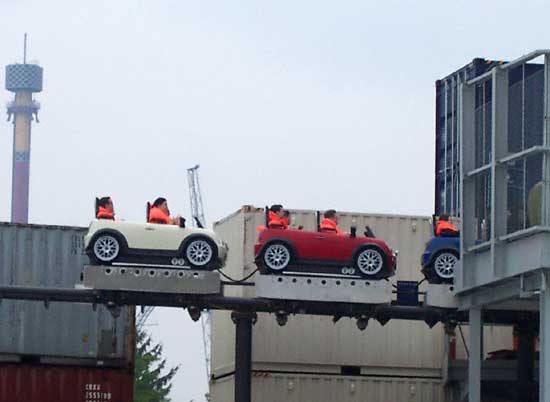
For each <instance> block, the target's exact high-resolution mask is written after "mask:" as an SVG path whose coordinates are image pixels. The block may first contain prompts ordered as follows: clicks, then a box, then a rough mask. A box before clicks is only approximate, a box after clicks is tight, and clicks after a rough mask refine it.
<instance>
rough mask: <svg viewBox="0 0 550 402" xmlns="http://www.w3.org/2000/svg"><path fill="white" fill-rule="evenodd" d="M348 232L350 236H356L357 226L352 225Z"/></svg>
mask: <svg viewBox="0 0 550 402" xmlns="http://www.w3.org/2000/svg"><path fill="white" fill-rule="evenodd" d="M349 233H350V236H351V237H357V227H355V226H352V227H351V230H350V232H349Z"/></svg>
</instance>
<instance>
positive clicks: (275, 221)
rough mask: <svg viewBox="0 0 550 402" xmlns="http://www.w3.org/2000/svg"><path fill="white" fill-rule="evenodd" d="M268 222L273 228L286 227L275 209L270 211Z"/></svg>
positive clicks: (268, 225) (269, 226)
mask: <svg viewBox="0 0 550 402" xmlns="http://www.w3.org/2000/svg"><path fill="white" fill-rule="evenodd" d="M267 220H268V224H267V227H268V228H271V229H284V228H285V225H284V223H283V222H282V220H281V218H279V215H277V214H276V213H275V212H273V211H269V213H268V215H267Z"/></svg>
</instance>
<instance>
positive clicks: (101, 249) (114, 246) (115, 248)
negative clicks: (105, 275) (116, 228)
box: [92, 234, 121, 264]
mask: <svg viewBox="0 0 550 402" xmlns="http://www.w3.org/2000/svg"><path fill="white" fill-rule="evenodd" d="M120 250H121V245H120V241H119V239H118V238H117V237H116V236H114V235H112V234H102V235H99V236H97V238H96V239H95V240H94V243H93V246H92V260H94V262H95V263H99V264H110V263H112V262H113V261H114V260H116V258H117V257H118V256H119V254H120Z"/></svg>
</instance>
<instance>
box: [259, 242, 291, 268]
mask: <svg viewBox="0 0 550 402" xmlns="http://www.w3.org/2000/svg"><path fill="white" fill-rule="evenodd" d="M264 262H265V265H267V266H268V267H269V268H270V269H273V270H275V271H280V270H283V269H285V268H286V267H287V265H288V263H289V262H290V251H289V250H288V248H287V247H285V246H284V245H282V244H272V245H270V246H269V247H267V249H266V250H265V253H264Z"/></svg>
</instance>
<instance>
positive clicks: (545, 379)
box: [539, 274, 550, 402]
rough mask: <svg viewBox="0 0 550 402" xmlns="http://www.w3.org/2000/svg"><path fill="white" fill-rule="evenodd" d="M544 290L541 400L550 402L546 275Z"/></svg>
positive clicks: (549, 292)
mask: <svg viewBox="0 0 550 402" xmlns="http://www.w3.org/2000/svg"><path fill="white" fill-rule="evenodd" d="M543 279H544V280H543V284H544V286H543V287H542V290H541V292H540V318H539V319H540V331H539V337H540V340H539V342H540V357H539V387H540V388H539V395H540V396H539V400H540V401H541V402H550V370H549V368H548V367H546V364H547V363H549V362H550V289H548V288H547V287H546V286H547V285H546V280H545V279H546V275H545V274H543Z"/></svg>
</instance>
